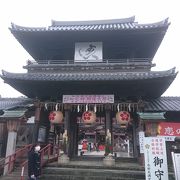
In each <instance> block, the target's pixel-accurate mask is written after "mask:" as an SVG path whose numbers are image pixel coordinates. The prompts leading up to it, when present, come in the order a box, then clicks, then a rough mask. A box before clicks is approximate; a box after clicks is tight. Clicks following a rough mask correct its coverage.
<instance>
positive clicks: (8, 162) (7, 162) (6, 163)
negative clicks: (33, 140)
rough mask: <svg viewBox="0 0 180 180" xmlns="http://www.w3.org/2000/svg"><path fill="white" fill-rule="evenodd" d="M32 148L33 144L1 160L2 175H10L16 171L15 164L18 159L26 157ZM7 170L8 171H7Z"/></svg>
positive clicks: (0, 170) (0, 169)
mask: <svg viewBox="0 0 180 180" xmlns="http://www.w3.org/2000/svg"><path fill="white" fill-rule="evenodd" d="M31 147H32V144H28V145H26V146H24V147H23V148H20V149H18V150H17V151H16V152H15V153H14V154H12V155H9V156H7V157H5V158H3V159H1V160H0V172H1V175H3V174H4V175H6V174H9V173H11V172H12V171H13V169H14V163H15V162H16V161H17V159H18V158H20V157H23V156H24V155H25V156H26V154H27V152H28V151H29V149H30V148H31ZM5 169H6V171H5Z"/></svg>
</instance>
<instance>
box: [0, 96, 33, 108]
mask: <svg viewBox="0 0 180 180" xmlns="http://www.w3.org/2000/svg"><path fill="white" fill-rule="evenodd" d="M31 103H32V100H31V99H28V98H0V110H7V109H12V108H16V107H21V106H26V105H28V104H31Z"/></svg>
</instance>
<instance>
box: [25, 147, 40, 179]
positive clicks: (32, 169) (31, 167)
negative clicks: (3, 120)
mask: <svg viewBox="0 0 180 180" xmlns="http://www.w3.org/2000/svg"><path fill="white" fill-rule="evenodd" d="M39 151H40V145H34V146H33V147H32V148H31V150H30V151H29V152H28V177H29V180H37V178H38V176H39V175H40V173H41V164H40V153H39Z"/></svg>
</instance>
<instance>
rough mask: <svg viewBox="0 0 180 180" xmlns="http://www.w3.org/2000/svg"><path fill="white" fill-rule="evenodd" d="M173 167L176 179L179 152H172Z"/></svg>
mask: <svg viewBox="0 0 180 180" xmlns="http://www.w3.org/2000/svg"><path fill="white" fill-rule="evenodd" d="M172 160H173V167H174V173H175V178H176V180H179V179H180V153H174V152H172Z"/></svg>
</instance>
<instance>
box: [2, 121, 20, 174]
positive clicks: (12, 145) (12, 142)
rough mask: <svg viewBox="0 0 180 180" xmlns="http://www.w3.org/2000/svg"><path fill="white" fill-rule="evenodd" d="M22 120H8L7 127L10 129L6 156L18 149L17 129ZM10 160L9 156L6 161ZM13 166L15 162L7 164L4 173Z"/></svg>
mask: <svg viewBox="0 0 180 180" xmlns="http://www.w3.org/2000/svg"><path fill="white" fill-rule="evenodd" d="M19 124H20V121H19V120H18V119H17V120H7V129H8V140H7V147H6V157H7V156H9V155H12V154H14V153H15V151H16V138H17V129H18V127H19ZM8 161H9V158H8V159H6V162H8ZM12 168H13V164H11V166H8V165H6V166H5V168H4V175H5V174H7V172H8V171H9V170H10V169H12Z"/></svg>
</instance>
